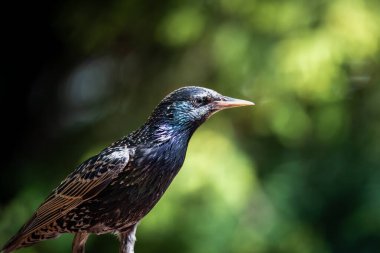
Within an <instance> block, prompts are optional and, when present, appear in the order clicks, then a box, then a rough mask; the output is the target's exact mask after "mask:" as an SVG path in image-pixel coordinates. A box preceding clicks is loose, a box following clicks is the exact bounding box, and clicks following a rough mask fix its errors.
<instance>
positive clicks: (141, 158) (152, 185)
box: [2, 87, 253, 253]
mask: <svg viewBox="0 0 380 253" xmlns="http://www.w3.org/2000/svg"><path fill="white" fill-rule="evenodd" d="M246 105H253V103H251V102H248V101H244V100H238V99H233V98H229V97H225V96H222V95H220V94H219V93H217V92H215V91H212V90H210V89H206V88H201V87H184V88H181V89H178V90H175V91H174V92H172V93H170V94H169V95H168V96H166V97H165V98H164V99H163V100H162V101H161V102H160V104H159V105H158V106H157V107H156V109H155V110H154V111H153V113H152V115H151V116H150V117H149V119H148V120H147V122H146V123H145V124H144V125H143V126H142V127H141V128H139V129H138V130H136V131H134V132H133V133H131V134H129V135H128V136H126V137H124V138H122V139H121V140H119V141H117V142H115V143H113V144H111V145H110V146H109V147H107V148H105V149H104V150H102V151H101V152H100V153H99V154H98V155H96V156H94V157H91V158H90V159H88V160H87V161H85V162H84V163H82V164H81V165H80V166H79V167H78V168H77V169H76V170H75V171H74V172H72V173H71V174H70V175H69V176H68V177H67V178H66V179H65V180H64V181H63V182H62V183H61V184H60V185H59V186H58V187H57V188H56V189H55V190H54V191H53V192H52V193H51V194H50V196H49V197H48V198H47V199H46V200H45V202H44V203H43V204H42V205H41V206H40V207H39V208H38V209H37V211H36V212H35V214H34V215H33V217H32V218H31V219H30V220H29V221H28V222H27V223H26V224H25V225H24V226H23V227H22V228H21V229H20V231H19V232H18V233H17V234H16V235H15V236H14V237H13V238H11V240H10V241H9V242H8V243H7V244H6V245H5V246H4V248H3V249H2V250H3V251H4V252H5V253H8V252H11V251H13V250H15V249H18V248H21V247H26V246H30V245H32V244H34V243H37V242H39V241H42V240H46V239H50V238H54V237H57V236H59V235H60V234H62V233H75V238H74V241H73V252H84V245H85V242H86V240H87V237H88V234H89V233H95V234H103V233H114V234H117V235H118V236H119V238H120V241H121V249H120V252H124V253H126V252H128V253H131V252H133V248H134V241H135V232H136V227H137V224H138V222H139V221H140V220H141V219H142V218H143V217H144V216H145V215H146V214H147V213H148V212H149V211H150V210H151V209H152V208H153V207H154V205H155V204H156V203H157V202H158V200H159V199H160V198H161V197H162V195H163V194H164V192H165V191H166V189H167V188H168V186H169V184H170V183H171V181H172V180H173V178H174V177H175V175H176V174H177V173H178V171H179V169H180V168H181V166H182V164H183V162H184V159H185V154H186V149H187V144H188V142H189V140H190V137H191V136H192V134H193V133H194V131H195V130H196V129H197V128H198V126H200V125H201V124H202V123H203V122H204V121H205V120H206V119H207V118H209V117H210V116H211V115H212V114H213V113H215V112H217V111H219V110H222V109H225V108H229V107H237V106H246Z"/></svg>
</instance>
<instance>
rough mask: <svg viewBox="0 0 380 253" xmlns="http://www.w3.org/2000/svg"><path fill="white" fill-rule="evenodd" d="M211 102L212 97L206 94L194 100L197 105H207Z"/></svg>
mask: <svg viewBox="0 0 380 253" xmlns="http://www.w3.org/2000/svg"><path fill="white" fill-rule="evenodd" d="M209 102H210V98H209V97H207V96H204V97H196V98H195V100H194V103H195V105H197V106H202V105H206V104H208V103H209Z"/></svg>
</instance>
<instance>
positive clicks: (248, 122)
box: [0, 0, 380, 253]
mask: <svg viewBox="0 0 380 253" xmlns="http://www.w3.org/2000/svg"><path fill="white" fill-rule="evenodd" d="M3 12H6V13H9V14H12V15H11V16H12V17H11V18H10V17H9V18H7V17H5V20H6V21H7V22H2V23H3V24H5V28H4V29H5V30H3V40H4V41H5V42H6V45H5V46H3V51H4V56H3V58H2V59H3V64H5V65H3V67H2V72H4V73H3V74H2V80H3V81H2V82H3V85H2V86H3V87H2V99H1V100H2V101H1V102H2V103H3V106H2V109H3V111H4V112H3V113H2V118H3V120H2V121H3V122H2V125H3V127H5V130H3V138H2V144H3V147H5V148H6V149H5V151H4V152H2V171H1V173H2V174H1V179H0V180H1V182H0V200H1V202H0V244H1V245H2V244H3V243H5V241H6V240H8V239H9V238H10V236H11V235H13V234H14V233H15V232H16V231H17V230H18V229H19V227H20V226H21V225H22V224H23V223H24V222H25V221H26V220H27V219H28V218H29V217H30V216H31V214H32V213H33V211H34V210H35V209H36V208H37V207H38V205H39V204H40V203H41V201H43V199H44V198H45V197H46V196H47V195H48V194H49V193H50V191H51V190H52V189H53V188H54V187H55V186H57V185H58V184H59V182H60V181H61V180H62V179H63V178H64V177H65V176H66V175H67V174H68V173H69V172H71V171H72V170H73V169H74V168H75V166H77V165H78V164H79V163H80V162H81V161H83V160H84V159H86V158H87V157H89V156H91V155H93V154H96V153H97V152H99V151H100V150H101V149H102V148H103V147H105V146H106V145H108V144H110V143H111V142H113V141H114V140H116V139H118V138H120V137H121V136H123V135H126V134H128V133H129V132H130V131H132V130H134V129H136V128H137V127H138V126H139V125H141V124H142V123H143V122H144V120H145V119H146V118H147V117H148V115H149V113H150V112H151V111H152V109H153V108H154V106H155V105H156V104H157V103H158V102H159V101H160V100H161V99H162V97H163V96H165V95H166V94H167V93H169V92H170V91H172V90H174V89H176V88H178V87H181V86H184V85H200V86H205V87H209V88H212V89H215V90H217V91H219V92H221V93H223V94H225V95H228V96H233V97H237V98H242V99H248V100H252V101H254V102H256V106H255V107H253V108H241V109H235V110H229V111H224V112H222V113H219V114H217V115H215V116H214V117H213V118H212V119H210V120H209V121H208V122H207V123H205V124H204V125H203V126H202V127H201V128H200V129H199V130H198V131H197V132H196V133H195V135H194V136H193V138H192V140H191V142H190V145H189V151H188V154H187V160H186V162H185V165H184V167H183V168H182V170H181V172H180V173H179V175H178V176H177V178H176V179H175V180H174V182H173V184H172V185H171V186H170V188H169V190H168V192H167V193H166V194H165V196H164V197H163V198H162V200H161V201H160V202H159V204H158V205H157V206H156V208H155V209H154V210H153V211H152V212H151V213H150V214H149V215H148V216H147V217H146V219H144V220H143V221H142V223H141V225H140V226H139V229H138V233H137V238H138V241H137V245H136V252H137V253H145V252H168V253H169V252H184V253H187V252H188V253H190V252H191V253H193V252H197V253H214V252H215V253H224V252H226V253H227V252H234V253H269V252H278V253H285V252H289V253H290V252H291V253H308V252H318V253H330V252H331V253H332V252H342V253H343V252H344V253H349V252H355V253H357V252H365V253H367V252H379V250H380V57H379V56H380V50H379V49H380V15H379V14H380V2H379V1H376V0H372V1H371V0H368V1H364V0H352V1H350V0H336V1H327V0H319V1H306V0H289V1H280V0H277V1H274V0H270V1H265V0H261V1H259V0H236V1H228V0H219V1H218V0H204V1H202V0H197V1H174V0H168V1H153V0H145V1H138V0H130V1H123V0H110V1H90V0H75V1H74V0H59V1H49V2H38V3H36V2H25V3H24V2H17V3H13V5H9V6H7V7H4V9H3ZM3 18H4V17H3ZM71 239H72V236H71V235H63V236H62V237H60V238H59V239H57V240H50V241H47V242H43V243H40V244H37V245H35V246H34V247H30V248H26V249H23V250H20V251H19V252H24V253H28V252H29V253H34V252H58V253H61V252H62V253H63V252H70V248H71ZM117 247H118V243H117V240H116V239H115V238H114V237H113V236H110V235H105V236H93V237H91V239H90V241H89V243H88V247H87V251H88V252H117Z"/></svg>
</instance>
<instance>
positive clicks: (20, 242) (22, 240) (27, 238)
mask: <svg viewBox="0 0 380 253" xmlns="http://www.w3.org/2000/svg"><path fill="white" fill-rule="evenodd" d="M59 234H60V233H58V232H51V231H46V230H44V229H40V230H36V231H34V232H32V233H27V234H25V233H23V231H22V229H21V230H20V231H19V232H18V233H17V234H16V235H15V236H13V237H12V238H11V239H10V240H9V241H8V242H7V243H6V244H5V245H4V247H3V248H2V249H1V250H0V252H1V253H10V252H12V251H14V250H16V249H19V248H23V247H28V246H31V245H33V244H35V243H37V242H40V241H44V240H47V239H51V238H55V237H58V236H59Z"/></svg>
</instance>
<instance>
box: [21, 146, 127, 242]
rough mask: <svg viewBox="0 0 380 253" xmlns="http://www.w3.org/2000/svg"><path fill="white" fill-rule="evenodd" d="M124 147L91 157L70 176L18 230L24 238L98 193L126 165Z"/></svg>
mask: <svg viewBox="0 0 380 253" xmlns="http://www.w3.org/2000/svg"><path fill="white" fill-rule="evenodd" d="M128 160H129V151H128V149H127V148H126V147H123V148H121V147H113V148H108V149H105V150H104V151H102V152H101V153H100V154H98V155H97V156H95V157H93V158H90V159H89V160H87V161H86V162H84V163H83V164H82V165H80V166H79V167H78V168H77V169H76V170H75V171H74V172H73V173H72V174H70V175H69V176H68V177H67V178H66V179H65V180H64V181H63V182H62V183H61V184H60V186H58V188H57V189H56V190H55V191H54V192H53V193H52V194H51V195H50V196H49V197H48V198H47V199H46V201H45V202H44V203H43V204H42V205H41V206H40V207H39V208H38V209H37V211H36V213H35V214H34V216H33V217H32V219H31V220H30V221H29V222H28V223H27V224H26V225H25V226H24V227H23V229H22V230H21V231H20V232H21V233H22V234H23V236H26V235H27V234H29V233H32V232H33V231H36V230H38V229H40V228H42V227H45V226H47V225H49V224H51V223H52V222H54V221H55V220H57V219H59V218H60V217H62V216H64V215H66V214H67V213H68V212H69V211H71V210H72V209H74V208H75V207H77V206H79V205H80V204H81V203H83V202H84V201H86V200H88V199H91V198H93V197H94V196H96V195H97V194H98V193H99V192H101V191H102V190H103V189H104V188H105V187H106V186H107V185H108V184H109V183H110V182H111V181H112V180H113V179H114V178H115V177H116V176H117V175H118V174H119V173H120V172H121V171H122V170H123V169H124V168H125V167H126V165H127V163H128Z"/></svg>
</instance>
